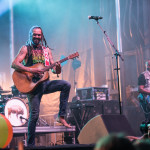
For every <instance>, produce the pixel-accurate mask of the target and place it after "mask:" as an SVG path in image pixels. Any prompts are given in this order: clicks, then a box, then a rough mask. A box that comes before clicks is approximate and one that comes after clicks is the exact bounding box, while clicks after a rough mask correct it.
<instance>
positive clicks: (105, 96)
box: [76, 87, 109, 100]
mask: <svg viewBox="0 0 150 150" xmlns="http://www.w3.org/2000/svg"><path fill="white" fill-rule="evenodd" d="M76 95H77V96H78V98H79V99H80V100H109V92H108V88H102V87H87V88H78V89H77V90H76Z"/></svg>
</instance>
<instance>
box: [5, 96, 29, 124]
mask: <svg viewBox="0 0 150 150" xmlns="http://www.w3.org/2000/svg"><path fill="white" fill-rule="evenodd" d="M4 114H5V116H6V118H7V119H8V120H9V121H10V123H11V124H12V126H23V125H24V124H25V123H26V122H27V121H28V118H29V108H28V105H27V104H26V103H25V100H22V99H21V98H18V97H13V98H12V99H10V100H8V101H7V103H6V105H5V109H4Z"/></svg>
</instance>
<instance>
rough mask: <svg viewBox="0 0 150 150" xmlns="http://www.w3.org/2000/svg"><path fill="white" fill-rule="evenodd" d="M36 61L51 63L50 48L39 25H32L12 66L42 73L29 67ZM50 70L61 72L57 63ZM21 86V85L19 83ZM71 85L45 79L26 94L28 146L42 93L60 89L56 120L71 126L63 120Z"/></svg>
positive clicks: (30, 141)
mask: <svg viewBox="0 0 150 150" xmlns="http://www.w3.org/2000/svg"><path fill="white" fill-rule="evenodd" d="M37 63H43V64H44V65H45V66H47V65H50V64H53V63H54V60H53V57H52V52H51V49H50V48H49V47H48V46H47V43H46V40H45V38H44V35H43V32H42V29H41V27H39V26H33V27H32V28H31V29H30V31H29V40H28V41H27V44H26V45H25V46H22V47H21V49H20V52H19V53H18V55H17V56H16V58H15V60H14V61H13V63H12V68H14V69H15V70H17V71H25V72H30V73H32V74H39V75H41V74H43V70H42V69H39V68H29V66H32V65H34V64H37ZM52 72H53V73H55V74H60V73H61V66H60V64H57V65H56V67H53V69H52ZM20 86H21V85H20ZM70 87H71V85H70V84H69V83H68V82H67V81H64V80H53V81H50V80H46V81H44V82H42V83H40V84H39V85H38V86H37V87H36V88H35V90H34V91H33V92H31V93H29V94H27V96H28V101H29V112H30V117H29V122H28V140H27V144H28V146H34V145H35V128H36V122H37V120H38V117H39V108H40V102H41V98H42V95H43V94H48V93H53V92H56V91H61V93H60V105H59V113H58V118H57V121H58V122H60V123H62V124H63V125H64V126H66V127H67V128H71V126H70V125H69V124H68V123H67V122H66V121H65V119H64V116H65V114H66V106H67V102H68V97H69V92H70Z"/></svg>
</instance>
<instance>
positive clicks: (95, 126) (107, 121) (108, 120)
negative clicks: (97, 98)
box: [78, 115, 135, 144]
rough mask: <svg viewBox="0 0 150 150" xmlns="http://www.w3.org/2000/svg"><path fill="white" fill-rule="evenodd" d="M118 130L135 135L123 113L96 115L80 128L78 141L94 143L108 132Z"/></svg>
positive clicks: (118, 131)
mask: <svg viewBox="0 0 150 150" xmlns="http://www.w3.org/2000/svg"><path fill="white" fill-rule="evenodd" d="M120 132H122V133H125V134H126V135H132V136H135V134H134V132H133V130H132V129H131V127H130V125H129V123H128V121H127V119H126V117H125V116H124V115H98V116H96V117H94V118H92V119H91V120H90V121H88V122H87V124H86V125H85V126H84V127H83V128H82V130H81V132H80V134H79V136H78V142H79V143H80V144H95V143H96V142H97V140H98V139H100V138H101V137H103V136H106V135H108V134H109V133H120Z"/></svg>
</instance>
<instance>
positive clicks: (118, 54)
mask: <svg viewBox="0 0 150 150" xmlns="http://www.w3.org/2000/svg"><path fill="white" fill-rule="evenodd" d="M95 20H96V22H97V24H98V26H99V27H100V28H101V30H102V31H103V33H104V34H105V36H106V38H107V40H108V42H109V43H110V44H111V46H112V47H113V48H114V49H115V53H114V56H115V57H116V68H115V69H114V70H116V71H117V82H118V98H119V109H120V114H122V109H121V100H120V83H119V82H120V81H119V70H120V68H118V61H119V60H118V57H120V58H121V60H122V61H124V59H123V58H122V56H121V54H120V53H119V51H118V50H117V48H116V47H115V45H114V44H113V42H112V41H111V40H110V38H109V36H108V35H107V34H106V31H104V30H103V28H102V27H101V26H100V24H99V22H98V19H95Z"/></svg>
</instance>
